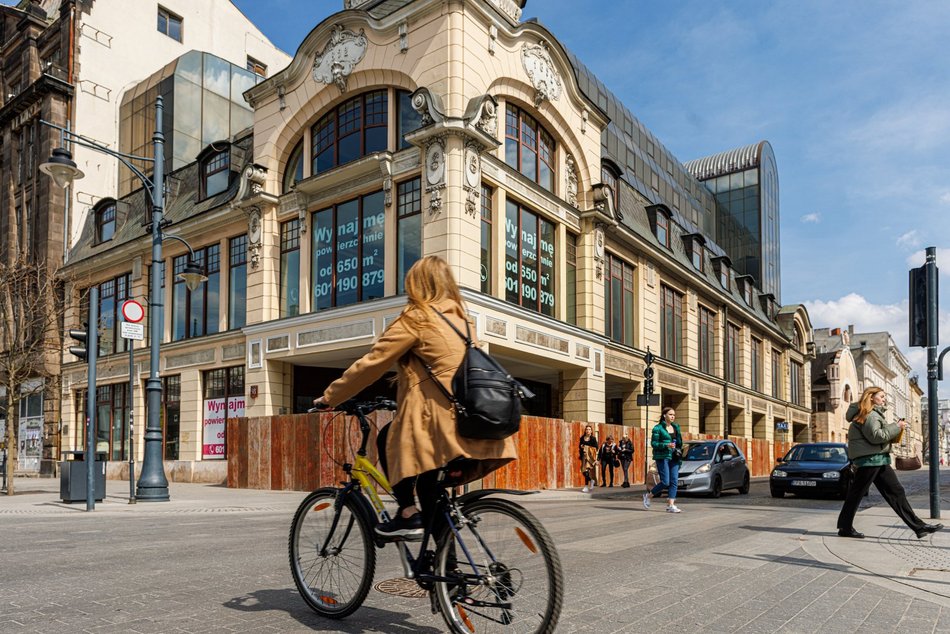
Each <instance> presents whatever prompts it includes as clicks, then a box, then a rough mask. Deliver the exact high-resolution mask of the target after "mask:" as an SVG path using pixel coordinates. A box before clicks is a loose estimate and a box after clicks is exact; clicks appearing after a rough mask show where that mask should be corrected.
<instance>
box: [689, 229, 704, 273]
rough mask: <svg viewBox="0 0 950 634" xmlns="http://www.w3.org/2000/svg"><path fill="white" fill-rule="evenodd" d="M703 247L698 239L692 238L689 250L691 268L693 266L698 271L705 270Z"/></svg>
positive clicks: (702, 271)
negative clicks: (691, 246) (691, 245)
mask: <svg viewBox="0 0 950 634" xmlns="http://www.w3.org/2000/svg"><path fill="white" fill-rule="evenodd" d="M704 250H705V247H703V245H702V244H700V242H699V240H697V239H695V238H694V239H693V248H692V250H691V252H690V260H692V262H693V268H695V269H696V270H697V271H699V272H700V273H705V272H706V255H705V253H703V251H704Z"/></svg>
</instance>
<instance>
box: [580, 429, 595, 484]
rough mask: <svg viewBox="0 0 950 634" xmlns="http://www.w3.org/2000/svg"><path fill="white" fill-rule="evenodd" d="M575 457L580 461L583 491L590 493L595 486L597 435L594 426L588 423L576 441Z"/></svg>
mask: <svg viewBox="0 0 950 634" xmlns="http://www.w3.org/2000/svg"><path fill="white" fill-rule="evenodd" d="M577 457H578V458H579V459H580V461H581V473H583V474H584V488H583V489H582V491H583V492H584V493H590V492H591V489H593V488H594V487H595V486H597V436H595V435H594V428H593V427H591V426H590V425H588V426H587V427H585V428H584V435H582V436H581V439H580V441H579V442H578V443H577Z"/></svg>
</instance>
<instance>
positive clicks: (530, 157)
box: [505, 103, 555, 192]
mask: <svg viewBox="0 0 950 634" xmlns="http://www.w3.org/2000/svg"><path fill="white" fill-rule="evenodd" d="M554 150H555V146H554V137H552V136H551V135H550V134H548V131H547V130H545V129H544V128H542V127H541V126H540V125H539V124H538V122H537V121H535V120H534V118H533V117H531V115H529V114H527V113H526V112H524V111H523V110H522V109H521V108H518V107H517V106H514V105H512V104H510V103H509V104H508V105H507V111H506V116H505V162H506V163H508V165H510V166H511V167H513V168H515V169H516V170H518V171H519V172H521V173H522V174H524V175H525V176H527V177H528V178H530V179H531V180H533V181H534V182H536V183H537V184H538V185H540V186H541V187H543V188H545V189H547V190H548V191H552V192H553V191H554Z"/></svg>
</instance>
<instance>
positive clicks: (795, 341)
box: [792, 325, 804, 350]
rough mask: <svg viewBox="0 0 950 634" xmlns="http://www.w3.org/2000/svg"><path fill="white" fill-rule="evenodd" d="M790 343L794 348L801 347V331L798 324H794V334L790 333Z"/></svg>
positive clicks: (798, 348)
mask: <svg viewBox="0 0 950 634" xmlns="http://www.w3.org/2000/svg"><path fill="white" fill-rule="evenodd" d="M792 345H793V346H795V349H796V350H801V349H802V347H803V345H804V344H803V343H802V331H801V330H799V329H798V326H797V325H796V326H795V334H794V335H792Z"/></svg>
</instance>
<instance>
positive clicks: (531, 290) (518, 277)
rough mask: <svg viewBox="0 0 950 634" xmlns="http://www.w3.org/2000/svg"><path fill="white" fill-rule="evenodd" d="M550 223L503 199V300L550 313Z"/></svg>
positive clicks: (551, 245)
mask: <svg viewBox="0 0 950 634" xmlns="http://www.w3.org/2000/svg"><path fill="white" fill-rule="evenodd" d="M554 229H555V227H554V224H553V223H550V222H548V221H547V220H545V219H544V218H541V217H540V216H538V215H537V214H535V213H533V212H531V211H529V210H528V209H525V208H524V207H521V206H519V205H517V204H516V203H514V202H512V201H510V200H509V201H507V203H506V209H505V299H506V300H508V301H509V302H512V303H513V304H520V305H521V306H524V307H525V308H529V309H531V310H535V311H537V312H539V313H541V314H543V315H549V316H552V317H553V316H554V259H555V253H554Z"/></svg>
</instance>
